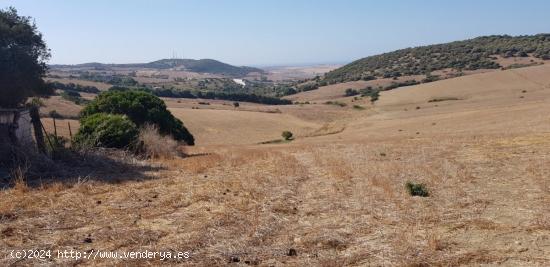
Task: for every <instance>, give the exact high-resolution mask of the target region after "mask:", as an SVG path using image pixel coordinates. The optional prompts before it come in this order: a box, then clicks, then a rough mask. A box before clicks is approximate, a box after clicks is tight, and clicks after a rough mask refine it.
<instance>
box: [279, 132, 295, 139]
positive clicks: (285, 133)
mask: <svg viewBox="0 0 550 267" xmlns="http://www.w3.org/2000/svg"><path fill="white" fill-rule="evenodd" d="M281 136H282V137H283V138H284V139H285V140H287V141H288V140H291V139H292V136H293V134H292V132H290V131H284V132H283V133H282V134H281Z"/></svg>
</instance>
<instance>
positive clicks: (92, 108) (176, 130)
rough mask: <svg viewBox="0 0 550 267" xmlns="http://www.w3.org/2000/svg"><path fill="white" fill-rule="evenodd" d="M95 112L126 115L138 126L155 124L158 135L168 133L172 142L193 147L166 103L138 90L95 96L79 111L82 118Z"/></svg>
mask: <svg viewBox="0 0 550 267" xmlns="http://www.w3.org/2000/svg"><path fill="white" fill-rule="evenodd" d="M96 113H109V114H121V115H126V116H128V118H129V119H130V120H131V121H132V122H133V123H134V124H135V125H137V126H138V127H141V126H143V125H144V124H146V123H148V124H153V125H156V126H157V127H158V129H159V132H160V133H161V134H169V135H172V137H173V138H174V139H175V140H178V141H184V142H185V143H187V144H188V145H194V144H195V138H194V137H193V135H192V134H191V133H190V132H189V131H188V130H187V128H185V126H184V125H183V122H181V121H180V120H179V119H177V118H176V117H174V116H173V115H172V113H170V111H168V109H166V104H165V103H164V102H163V101H162V100H161V99H160V98H158V97H157V96H154V95H152V94H150V93H148V92H145V91H141V90H126V91H119V90H112V91H107V92H104V93H102V94H100V95H98V96H97V97H96V98H95V99H94V100H93V101H91V102H90V103H89V104H88V105H87V106H86V107H85V108H84V109H83V110H82V112H81V117H82V118H86V117H88V116H91V115H93V114H96Z"/></svg>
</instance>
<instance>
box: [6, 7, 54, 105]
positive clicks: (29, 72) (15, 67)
mask: <svg viewBox="0 0 550 267" xmlns="http://www.w3.org/2000/svg"><path fill="white" fill-rule="evenodd" d="M49 58H50V52H49V50H48V48H47V47H46V43H45V42H44V40H43V39H42V34H41V33H40V32H38V29H37V27H36V25H35V23H34V22H32V19H31V18H30V17H24V16H19V15H18V14H17V10H15V8H13V7H10V8H8V9H5V10H3V9H0V92H1V94H2V95H1V97H0V107H5V108H15V107H18V106H20V105H21V104H23V103H24V102H25V101H26V99H27V98H28V97H29V96H32V95H41V94H49V93H52V91H53V90H52V89H51V88H50V87H48V86H46V84H45V83H44V81H43V80H42V77H43V76H44V74H45V73H46V70H47V66H46V61H47V60H48V59H49Z"/></svg>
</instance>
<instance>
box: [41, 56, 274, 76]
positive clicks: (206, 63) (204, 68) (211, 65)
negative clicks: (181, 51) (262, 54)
mask: <svg viewBox="0 0 550 267" xmlns="http://www.w3.org/2000/svg"><path fill="white" fill-rule="evenodd" d="M50 67H51V68H53V69H56V68H93V69H96V70H97V69H105V70H107V69H112V68H150V69H171V68H175V69H178V70H185V71H190V72H198V73H211V74H218V75H225V76H232V77H242V76H246V75H247V74H249V73H251V72H258V73H264V71H263V70H262V69H258V68H253V67H246V66H242V67H237V66H233V65H229V64H226V63H223V62H220V61H217V60H213V59H199V60H196V59H161V60H157V61H153V62H149V63H136V64H102V63H95V62H94V63H84V64H77V65H51V66H50Z"/></svg>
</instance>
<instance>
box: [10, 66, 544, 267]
mask: <svg viewBox="0 0 550 267" xmlns="http://www.w3.org/2000/svg"><path fill="white" fill-rule="evenodd" d="M549 73H550V71H549V68H548V67H546V66H537V67H532V68H526V69H518V70H508V71H502V72H501V71H497V72H493V73H486V74H477V75H471V76H468V77H463V78H458V79H457V80H454V79H453V80H446V81H441V82H437V83H433V84H427V85H420V86H415V87H410V88H408V89H403V90H395V91H390V92H385V93H384V94H382V96H381V99H380V102H379V103H377V104H375V105H374V107H373V108H372V109H369V110H366V111H364V112H351V111H349V110H348V111H342V112H335V113H330V114H333V115H334V118H338V116H340V117H339V118H340V120H341V121H342V122H343V124H337V123H335V122H338V120H334V119H329V120H326V119H322V118H314V117H313V115H311V114H310V115H309V116H308V115H307V114H303V113H305V112H306V111H315V110H316V109H319V112H318V113H316V114H317V116H319V117H322V116H324V115H325V114H329V113H327V112H329V111H331V110H332V108H333V107H325V106H324V105H310V106H305V107H303V108H300V107H296V106H293V107H286V108H282V109H281V111H282V113H277V114H271V113H262V112H250V111H231V110H198V111H197V110H190V109H185V108H177V107H175V108H172V111H173V112H174V113H176V115H177V116H178V117H183V118H184V122H185V123H186V125H187V126H188V127H189V128H190V130H191V132H193V133H194V134H195V135H196V136H197V137H198V138H200V137H201V136H209V133H208V128H209V127H210V128H211V129H219V130H225V131H226V133H228V134H234V135H238V134H241V133H243V134H248V135H249V136H250V138H249V137H247V136H243V135H239V136H238V137H239V138H244V139H247V138H248V139H250V140H248V141H252V140H253V139H254V138H259V137H262V138H263V136H262V135H263V134H264V133H268V132H271V131H276V133H274V134H276V135H279V134H280V133H279V129H278V128H277V127H279V126H280V125H283V126H288V125H297V127H298V128H299V127H305V126H308V125H309V124H308V123H311V124H314V125H315V126H317V128H316V129H319V131H324V133H326V134H322V135H320V136H315V137H307V136H306V135H303V136H299V137H298V138H297V139H296V140H295V141H293V142H291V143H285V144H281V145H254V144H253V142H248V143H244V144H238V143H237V142H235V141H228V142H226V143H222V142H217V141H222V140H223V139H222V137H221V136H222V135H219V136H217V137H213V136H212V135H210V137H208V138H212V139H211V140H212V142H206V141H205V144H204V145H198V146H196V147H186V148H185V150H186V153H187V154H188V155H189V156H188V157H185V158H172V159H159V160H152V161H149V162H137V163H132V164H149V165H160V166H163V168H161V169H154V170H144V171H142V172H143V175H145V176H147V177H148V178H149V179H140V180H137V181H136V180H121V181H120V182H118V183H112V182H104V181H101V180H98V179H95V178H94V177H93V176H90V177H83V178H82V179H79V180H77V181H75V182H65V183H49V184H44V185H43V186H42V187H28V186H24V183H23V182H22V181H23V180H22V179H20V182H19V183H20V185H19V186H15V187H12V188H8V189H4V190H2V191H0V200H2V201H1V202H0V235H1V237H2V238H1V239H0V248H1V251H5V250H7V249H29V248H36V247H41V248H51V249H69V248H74V249H79V250H82V251H86V250H90V249H92V248H93V249H95V250H98V249H101V250H119V251H131V250H144V249H149V250H155V251H159V250H176V251H190V252H191V258H190V259H188V260H183V261H180V262H176V261H169V262H164V263H163V262H160V261H158V260H148V261H146V260H139V261H138V260H134V261H123V260H95V261H92V260H82V261H80V262H74V261H70V260H58V259H56V260H55V261H53V262H52V264H55V265H57V264H66V265H70V264H78V265H83V266H96V265H99V266H112V265H119V266H127V265H132V266H133V265H138V266H147V265H163V264H171V265H195V266H225V265H230V266H231V265H235V266H245V265H256V264H257V265H259V266H283V265H288V266H480V265H487V266H497V265H505V266H548V265H550V249H549V248H550V239H549V238H548V236H550V208H549V207H550V206H549V205H548V203H550V180H549V178H548V175H549V174H550V168H549V167H548V166H550V157H548V156H547V155H549V154H550V119H549V118H548V116H546V115H545V114H547V113H548V111H549V108H548V105H547V102H548V101H549V100H550V93H549V90H550V80H548V79H550V78H548V77H550V75H548V74H549ZM518 77H524V78H523V79H520V78H518ZM518 80H519V81H518ZM491 81H492V82H491ZM460 88H463V89H464V90H460ZM523 88H527V89H526V90H527V92H526V93H522V90H523ZM520 89H521V90H520ZM518 90H519V91H518ZM458 93H462V95H460V96H461V97H464V100H458V101H443V102H437V103H429V104H428V102H427V101H428V100H429V99H431V98H434V97H444V96H454V94H458ZM407 95H408V97H407ZM521 95H524V96H525V97H524V98H519V96H521ZM435 105H438V106H435ZM416 106H420V107H421V108H420V109H415V107H416ZM192 111H195V112H194V113H193V112H192ZM178 112H181V114H179V113H178ZM184 112H185V113H186V114H183V113H184ZM266 114H267V115H266ZM185 116H187V117H185ZM310 116H311V117H310ZM199 121H203V122H204V123H205V124H204V126H201V125H198V122H199ZM263 121H267V123H265V124H262V122H263ZM323 121H331V122H332V123H329V124H324V123H323ZM289 123H290V124H289ZM327 123H328V122H327ZM434 123H435V124H434ZM247 125H250V126H247ZM272 125H275V126H272ZM340 125H344V126H345V127H344V129H343V130H341V131H340V130H338V126H340ZM237 126H239V127H237ZM200 127H204V128H200ZM270 127H273V128H270ZM234 128H239V129H240V130H239V131H236V130H234ZM261 131H264V132H263V133H262V132H261ZM332 131H334V133H332V134H328V133H331V132H332ZM417 133H418V134H417ZM267 137H271V136H267ZM277 137H278V136H277ZM216 138H218V139H216ZM227 138H228V139H227V140H233V139H232V138H236V137H235V136H228V137H227ZM198 140H200V139H198ZM214 141H216V142H214ZM407 181H415V182H420V183H424V184H425V185H426V186H427V188H428V190H429V192H430V196H429V197H426V198H422V197H411V196H409V195H408V193H407V191H406V189H405V186H404V184H405V183H406V182H407ZM86 238H91V243H90V242H85V239H86ZM291 251H292V253H291ZM294 252H296V253H295V254H296V255H294ZM235 259H239V262H238V263H230V260H235ZM13 262H14V260H12V259H9V258H2V259H0V264H1V265H8V264H11V263H13ZM17 264H18V265H28V266H30V265H34V264H36V262H34V261H31V260H25V261H20V262H17Z"/></svg>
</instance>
